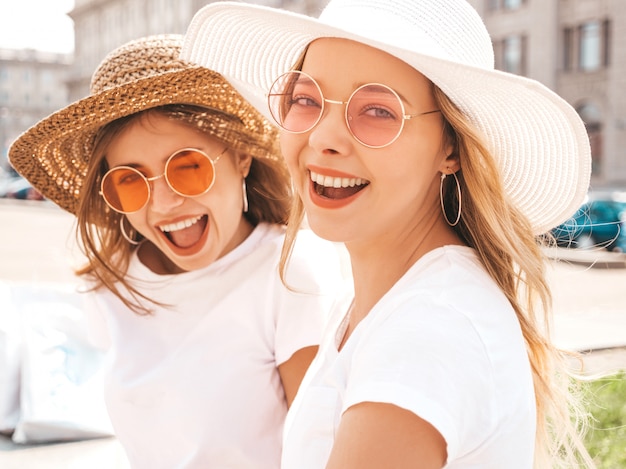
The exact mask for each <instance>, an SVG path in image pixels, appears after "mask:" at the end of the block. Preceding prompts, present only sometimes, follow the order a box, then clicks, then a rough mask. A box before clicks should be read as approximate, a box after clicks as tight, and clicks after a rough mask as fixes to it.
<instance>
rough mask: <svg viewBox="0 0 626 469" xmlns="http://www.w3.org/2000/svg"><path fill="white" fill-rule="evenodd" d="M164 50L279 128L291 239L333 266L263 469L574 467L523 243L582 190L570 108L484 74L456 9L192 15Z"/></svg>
mask: <svg viewBox="0 0 626 469" xmlns="http://www.w3.org/2000/svg"><path fill="white" fill-rule="evenodd" d="M241 31H245V34H241ZM182 56H183V57H185V58H186V59H188V60H190V61H192V62H196V63H199V64H201V65H204V66H207V67H209V68H212V69H215V70H218V71H219V72H220V73H222V74H224V76H226V77H227V78H228V80H229V81H230V82H231V83H233V85H234V86H235V87H237V88H238V89H239V90H240V91H241V92H242V93H243V94H244V96H246V98H247V99H249V100H250V102H252V103H254V104H255V105H256V106H257V107H258V108H259V109H260V110H261V111H262V112H264V113H265V114H266V115H267V116H268V117H271V118H273V119H274V120H275V121H276V122H277V123H278V125H279V126H280V127H281V128H282V132H281V148H282V152H283V155H284V156H285V158H286V160H287V165H288V167H289V170H290V172H291V175H292V177H293V179H294V186H295V188H296V189H297V191H298V194H299V198H298V200H296V205H295V208H294V210H293V212H292V220H293V223H292V224H290V226H291V227H292V228H293V227H295V226H297V224H298V221H299V220H301V219H302V216H303V213H304V212H306V214H307V220H308V222H309V224H310V226H311V227H312V229H313V230H314V231H315V232H316V233H318V234H319V235H321V236H322V237H324V238H327V239H329V240H333V241H341V242H343V243H345V245H346V247H347V249H348V251H349V254H350V259H351V264H352V274H353V276H354V292H355V293H354V298H353V300H352V302H351V303H349V304H344V305H338V307H337V309H336V310H335V312H334V315H333V318H332V319H331V321H330V322H329V326H328V330H327V331H326V334H325V338H324V340H323V341H322V344H321V346H320V351H319V353H318V355H317V357H316V359H315V360H314V362H313V364H312V365H311V367H310V368H309V371H308V372H307V375H306V376H305V378H304V381H303V385H302V387H301V388H300V390H299V392H298V395H297V397H296V400H295V402H294V405H293V406H292V407H291V409H290V411H289V414H288V417H287V423H286V427H285V436H284V449H283V459H282V463H283V464H282V467H283V469H306V468H310V469H321V468H327V469H331V468H332V469H335V468H341V469H349V468H355V469H356V468H358V469H367V468H382V467H385V468H387V467H393V468H395V469H398V468H412V469H415V468H442V467H445V468H448V469H453V468H454V469H457V468H494V469H495V468H497V469H501V468H506V469H512V468H530V467H533V466H534V467H542V468H548V467H549V468H554V467H574V465H575V464H576V463H577V462H579V458H580V463H581V464H583V462H584V463H586V464H587V465H589V466H592V462H591V461H590V459H589V457H588V455H587V453H586V451H585V449H584V447H583V445H582V443H581V440H580V437H579V435H578V434H577V431H578V428H577V424H576V422H575V421H573V420H570V409H571V408H570V407H569V406H570V404H572V402H573V401H571V400H570V396H569V394H568V389H567V386H568V384H569V381H568V377H567V375H566V374H565V373H564V369H562V368H561V367H562V366H565V365H564V363H565V362H564V361H563V360H562V357H561V354H560V352H559V351H557V350H556V349H555V347H554V345H553V344H552V343H551V342H550V337H549V333H548V330H547V327H546V325H547V324H548V323H549V312H550V291H549V288H548V285H547V282H546V279H545V277H544V267H545V264H544V262H545V260H544V258H543V256H542V250H541V248H540V244H541V241H542V240H544V239H545V237H544V236H543V234H544V233H546V232H547V231H549V230H550V228H552V227H554V226H556V225H558V224H559V223H561V222H563V221H564V220H566V219H567V218H568V217H570V216H571V214H572V213H573V212H574V211H575V210H576V208H577V207H578V206H579V205H580V203H581V202H582V201H583V199H584V197H585V193H586V191H587V187H588V183H589V176H590V168H591V165H590V151H589V143H588V138H587V135H586V132H585V127H584V125H583V123H582V121H581V119H580V118H579V116H578V115H577V114H576V112H575V111H574V109H573V108H572V107H571V106H570V105H568V104H567V103H566V102H565V101H564V100H563V99H561V98H560V97H558V96H556V95H555V94H554V93H553V92H551V91H550V90H548V89H547V88H545V87H544V86H542V85H541V84H539V83H537V82H535V81H533V80H530V79H526V78H523V77H519V76H514V75H511V74H507V73H502V72H499V71H496V70H494V66H493V50H492V45H491V41H490V37H489V35H488V33H487V31H486V29H485V27H484V25H483V23H482V21H481V19H480V17H479V16H478V14H477V13H476V11H474V10H473V8H472V7H471V6H470V5H469V4H468V3H467V2H466V1H465V0H428V1H426V0H394V1H390V0H330V2H329V3H328V5H327V7H326V8H325V9H324V10H323V12H322V14H321V16H320V17H319V19H314V18H309V17H306V16H302V15H297V14H293V13H289V12H286V11H282V10H278V9H272V8H266V7H259V6H253V5H245V4H242V3H235V2H232V3H230V2H219V3H213V4H211V5H208V6H206V7H204V8H203V9H201V10H200V11H199V12H198V13H197V14H196V16H195V17H194V19H193V20H192V23H191V25H190V27H189V29H188V31H187V34H186V37H185V44H184V46H183V52H182ZM295 235H296V233H295V231H292V232H291V233H289V235H288V244H287V246H290V245H291V243H292V242H293V241H294V239H295ZM288 249H289V248H287V250H288ZM287 265H288V264H287ZM574 417H576V415H574Z"/></svg>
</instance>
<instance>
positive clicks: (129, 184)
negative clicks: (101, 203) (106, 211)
mask: <svg viewBox="0 0 626 469" xmlns="http://www.w3.org/2000/svg"><path fill="white" fill-rule="evenodd" d="M102 196H103V197H104V200H105V201H106V203H107V204H109V206H110V207H111V208H113V209H114V210H117V211H118V212H122V213H132V212H136V211H137V210H140V209H141V208H142V207H143V206H144V205H145V204H146V202H147V201H148V197H149V196H150V188H149V187H148V181H146V178H145V177H144V176H143V175H142V174H141V173H140V172H139V171H137V170H136V169H133V168H127V167H119V168H114V169H112V170H111V171H109V172H108V173H107V174H105V176H104V178H103V179H102Z"/></svg>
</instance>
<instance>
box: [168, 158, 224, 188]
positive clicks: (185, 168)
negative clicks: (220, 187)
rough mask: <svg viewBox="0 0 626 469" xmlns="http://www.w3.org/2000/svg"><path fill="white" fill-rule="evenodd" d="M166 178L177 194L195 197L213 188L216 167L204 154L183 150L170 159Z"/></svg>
mask: <svg viewBox="0 0 626 469" xmlns="http://www.w3.org/2000/svg"><path fill="white" fill-rule="evenodd" d="M165 176H166V178H167V182H168V183H169V185H170V187H171V188H172V189H173V190H175V191H176V192H177V193H179V194H180V195H184V196H187V197H194V196H197V195H201V194H204V193H205V192H207V191H208V190H209V189H210V188H211V187H212V186H213V183H214V182H215V167H214V166H213V161H211V159H210V158H209V157H208V156H207V155H205V154H204V153H202V152H199V151H196V150H182V151H180V152H178V153H176V154H174V155H172V156H171V157H170V159H169V161H168V162H167V167H166V168H165Z"/></svg>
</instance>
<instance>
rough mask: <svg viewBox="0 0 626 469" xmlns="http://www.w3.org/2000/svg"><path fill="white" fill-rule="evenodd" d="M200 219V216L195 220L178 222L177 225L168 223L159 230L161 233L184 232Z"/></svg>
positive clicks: (189, 219)
mask: <svg viewBox="0 0 626 469" xmlns="http://www.w3.org/2000/svg"><path fill="white" fill-rule="evenodd" d="M200 218H202V215H200V216H198V217H195V218H188V219H187V220H183V221H179V222H178V223H170V224H169V225H161V226H159V229H160V230H161V231H163V232H167V233H171V232H172V231H178V230H184V229H185V228H189V227H190V226H191V225H193V224H195V223H197V222H198V220H200Z"/></svg>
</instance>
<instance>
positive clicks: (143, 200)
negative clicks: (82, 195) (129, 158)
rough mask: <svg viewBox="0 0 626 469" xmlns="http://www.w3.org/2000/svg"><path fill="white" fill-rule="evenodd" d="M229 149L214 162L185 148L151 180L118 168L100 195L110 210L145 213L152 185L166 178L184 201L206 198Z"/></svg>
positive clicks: (135, 171)
mask: <svg viewBox="0 0 626 469" xmlns="http://www.w3.org/2000/svg"><path fill="white" fill-rule="evenodd" d="M226 150H227V149H226V148H224V150H223V151H222V152H221V153H220V154H219V155H218V156H217V158H215V160H212V159H211V158H210V157H209V155H207V154H206V153H205V152H203V151H202V150H198V149H197V148H183V149H181V150H178V151H176V152H174V153H173V154H172V155H171V156H170V157H169V158H168V159H167V161H166V162H165V171H164V172H163V174H160V175H159V176H153V177H148V176H146V175H144V174H143V173H142V172H141V171H140V170H139V169H137V168H134V167H132V166H116V167H115V168H111V169H110V170H109V171H107V172H106V174H105V175H104V176H103V177H102V183H101V184H100V195H101V196H102V197H103V198H104V201H105V202H106V203H107V205H108V206H109V207H111V208H112V209H113V210H115V211H116V212H120V213H133V212H137V211H139V210H141V209H142V208H143V207H145V206H146V204H147V203H148V201H149V200H150V194H151V187H150V183H151V182H153V181H156V180H157V179H160V178H162V177H163V178H165V181H166V182H167V185H168V186H169V187H170V189H172V191H174V192H175V193H176V194H178V195H181V196H183V197H198V196H200V195H203V194H206V193H207V192H208V191H209V190H210V189H211V187H212V186H213V183H214V182H215V164H216V163H217V162H218V161H219V159H220V157H221V156H222V155H223V154H224V153H225V152H226Z"/></svg>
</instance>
